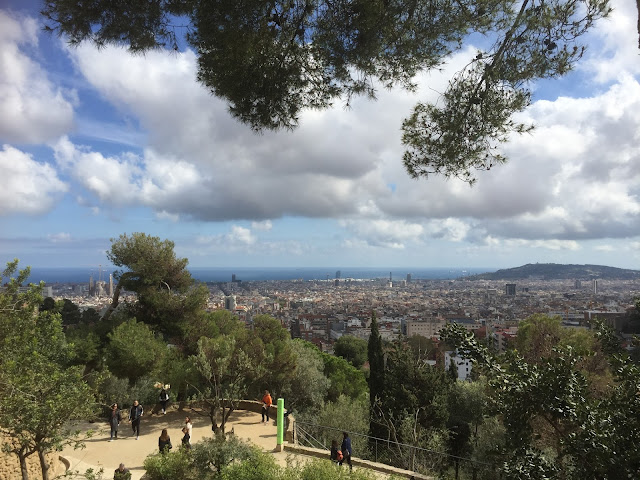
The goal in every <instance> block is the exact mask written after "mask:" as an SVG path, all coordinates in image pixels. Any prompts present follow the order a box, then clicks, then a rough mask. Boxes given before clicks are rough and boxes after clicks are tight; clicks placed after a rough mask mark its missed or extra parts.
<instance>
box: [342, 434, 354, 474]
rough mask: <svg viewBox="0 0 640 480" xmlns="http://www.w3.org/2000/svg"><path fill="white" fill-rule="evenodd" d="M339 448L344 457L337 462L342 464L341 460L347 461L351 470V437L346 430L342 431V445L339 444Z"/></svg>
mask: <svg viewBox="0 0 640 480" xmlns="http://www.w3.org/2000/svg"><path fill="white" fill-rule="evenodd" d="M340 450H341V451H342V456H343V457H344V459H343V460H342V462H339V464H340V465H342V463H343V462H347V464H348V465H349V468H350V469H351V470H353V465H351V439H350V438H349V434H348V433H347V432H342V445H341V446H340Z"/></svg>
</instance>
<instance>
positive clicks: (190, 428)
mask: <svg viewBox="0 0 640 480" xmlns="http://www.w3.org/2000/svg"><path fill="white" fill-rule="evenodd" d="M184 428H186V429H187V432H186V435H189V446H191V432H192V431H193V423H191V417H186V418H185V419H184Z"/></svg>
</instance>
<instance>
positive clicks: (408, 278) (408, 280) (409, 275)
mask: <svg viewBox="0 0 640 480" xmlns="http://www.w3.org/2000/svg"><path fill="white" fill-rule="evenodd" d="M407 283H411V274H410V273H407Z"/></svg>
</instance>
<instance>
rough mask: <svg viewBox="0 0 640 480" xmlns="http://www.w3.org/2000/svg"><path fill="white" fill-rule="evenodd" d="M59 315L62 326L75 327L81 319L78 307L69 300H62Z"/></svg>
mask: <svg viewBox="0 0 640 480" xmlns="http://www.w3.org/2000/svg"><path fill="white" fill-rule="evenodd" d="M62 302H63V304H62V308H61V309H60V315H61V316H62V324H63V325H77V324H78V323H80V320H81V319H82V312H80V309H79V308H78V306H77V305H76V304H75V303H73V302H72V301H71V300H69V299H66V298H65V299H64V300H63V301H62Z"/></svg>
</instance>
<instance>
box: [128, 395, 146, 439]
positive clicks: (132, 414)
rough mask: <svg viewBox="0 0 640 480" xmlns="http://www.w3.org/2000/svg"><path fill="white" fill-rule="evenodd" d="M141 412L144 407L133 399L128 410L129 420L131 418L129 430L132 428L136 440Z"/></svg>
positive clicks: (138, 434)
mask: <svg viewBox="0 0 640 480" xmlns="http://www.w3.org/2000/svg"><path fill="white" fill-rule="evenodd" d="M143 413H144V409H143V408H142V405H140V404H139V403H138V401H137V400H134V401H133V405H132V406H131V410H129V420H131V430H133V433H134V434H135V436H136V440H138V437H139V436H140V419H141V418H142V414H143Z"/></svg>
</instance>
